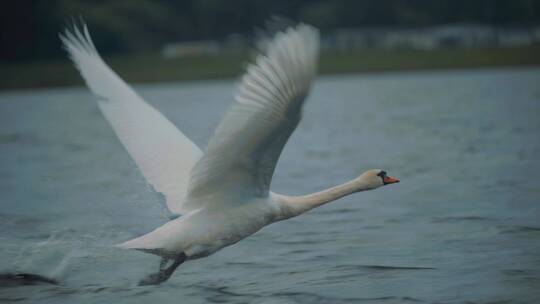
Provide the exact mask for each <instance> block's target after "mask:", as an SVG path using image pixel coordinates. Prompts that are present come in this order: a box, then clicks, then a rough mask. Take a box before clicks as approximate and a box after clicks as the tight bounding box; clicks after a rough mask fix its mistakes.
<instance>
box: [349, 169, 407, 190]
mask: <svg viewBox="0 0 540 304" xmlns="http://www.w3.org/2000/svg"><path fill="white" fill-rule="evenodd" d="M358 182H359V183H360V184H361V185H362V187H364V188H365V189H369V190H371V189H377V188H379V187H381V186H385V185H390V184H395V183H399V179H397V178H394V177H391V176H388V175H387V174H386V171H384V170H381V169H371V170H368V171H366V172H364V173H362V175H360V176H359V177H358Z"/></svg>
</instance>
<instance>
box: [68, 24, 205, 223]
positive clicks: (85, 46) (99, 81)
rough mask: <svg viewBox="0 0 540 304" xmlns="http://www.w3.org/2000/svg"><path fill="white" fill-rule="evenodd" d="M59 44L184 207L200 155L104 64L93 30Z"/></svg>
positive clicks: (154, 179)
mask: <svg viewBox="0 0 540 304" xmlns="http://www.w3.org/2000/svg"><path fill="white" fill-rule="evenodd" d="M60 39H61V40H62V42H63V44H64V48H65V49H66V50H67V51H68V53H69V55H70V57H71V59H72V60H73V62H74V63H75V65H76V67H77V69H78V70H79V71H80V73H81V75H82V77H83V78H84V80H85V81H86V84H87V85H88V87H89V88H90V90H91V91H92V92H93V93H94V94H95V95H96V96H97V98H98V106H99V108H100V109H101V111H102V112H103V114H104V116H105V117H106V118H107V120H108V121H109V123H110V124H111V126H112V127H113V129H114V131H115V133H116V135H117V136H118V138H119V139H120V141H121V142H122V144H123V145H124V146H125V147H126V149H127V151H128V152H129V154H130V155H131V157H132V158H133V160H134V161H135V163H136V164H137V166H138V167H139V169H140V170H141V172H142V174H143V175H144V177H145V178H146V179H147V181H148V182H149V183H150V184H151V185H152V186H153V187H154V189H155V190H156V191H159V192H161V193H163V194H164V195H165V197H166V200H167V206H168V208H169V209H170V210H171V211H172V212H173V213H185V212H187V211H189V210H187V209H186V208H184V206H183V203H184V199H185V197H186V193H187V189H188V183H189V178H190V171H191V169H192V167H193V166H194V165H195V163H196V162H197V161H198V160H199V159H200V158H201V156H202V152H201V150H200V149H199V148H198V147H197V146H196V145H195V144H194V143H193V142H191V140H189V139H188V138H187V137H186V136H185V135H184V134H183V133H182V132H180V131H179V130H178V129H177V128H176V127H175V126H174V125H173V124H172V123H171V122H170V121H169V120H167V118H165V116H163V115H162V114H161V113H160V112H158V111H157V110H156V109H155V108H153V107H152V106H151V105H150V104H148V103H146V102H145V101H144V100H143V99H142V98H141V97H140V96H139V95H137V93H135V91H134V90H133V89H132V88H131V87H129V86H128V85H127V84H126V83H125V82H124V81H123V80H122V79H121V78H120V77H118V75H117V74H116V73H115V72H114V71H113V70H112V69H111V68H110V67H109V66H107V64H106V63H105V62H104V61H103V60H102V58H101V57H100V55H99V54H98V52H97V50H96V48H95V46H94V43H93V42H92V39H91V38H90V34H89V32H88V28H87V27H86V25H84V24H83V30H82V32H81V30H79V29H78V28H77V27H76V26H74V28H73V29H72V30H66V31H65V33H64V34H63V35H60Z"/></svg>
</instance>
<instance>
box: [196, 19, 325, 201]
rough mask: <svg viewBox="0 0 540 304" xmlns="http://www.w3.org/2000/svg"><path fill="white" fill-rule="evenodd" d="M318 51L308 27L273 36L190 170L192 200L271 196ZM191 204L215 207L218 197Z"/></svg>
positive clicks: (316, 36)
mask: <svg viewBox="0 0 540 304" xmlns="http://www.w3.org/2000/svg"><path fill="white" fill-rule="evenodd" d="M318 53H319V34H318V31H317V30H316V29H314V28H313V27H311V26H308V25H305V24H299V25H297V26H295V27H291V28H289V29H287V30H286V31H284V32H279V33H277V34H276V35H275V36H274V39H273V41H272V42H271V43H270V44H269V46H268V49H267V50H266V52H265V53H263V54H260V55H259V56H258V57H257V59H256V60H255V63H253V64H251V65H250V66H249V67H248V69H247V71H246V73H245V75H244V76H243V78H242V81H241V84H240V86H239V89H238V92H237V95H236V96H235V103H234V104H233V105H232V107H231V109H230V110H229V111H228V112H227V113H226V114H225V116H224V118H223V119H222V121H221V122H220V124H219V125H218V127H217V129H216V131H215V133H214V136H213V137H212V138H211V139H210V142H209V143H208V147H207V149H206V152H205V154H204V156H203V157H202V158H201V159H200V160H199V161H198V162H197V164H196V165H195V167H194V168H193V170H192V174H191V180H190V186H189V194H188V195H189V196H190V197H192V198H204V197H206V196H209V197H214V198H215V197H216V196H219V197H223V198H225V197H227V198H229V199H227V200H223V201H230V202H233V201H235V200H234V199H230V198H242V197H246V196H248V197H253V196H255V197H265V196H267V195H268V194H269V188H270V183H271V180H272V175H273V173H274V169H275V167H276V164H277V161H278V158H279V155H280V154H281V151H282V150H283V147H284V146H285V144H286V142H287V140H288V139H289V137H290V135H291V134H292V132H293V131H294V130H295V128H296V126H297V125H298V123H299V121H300V116H301V108H302V104H303V103H304V100H305V98H306V96H307V95H308V92H309V89H310V86H311V83H312V81H313V78H314V77H315V74H316V69H317V61H318ZM191 201H192V202H197V204H201V202H203V204H204V202H205V201H208V202H214V204H218V203H217V202H216V201H217V200H216V199H208V200H204V199H193V200H190V202H191ZM236 201H239V202H240V201H242V200H241V199H239V200H236ZM188 204H189V202H188ZM208 204H211V203H208ZM188 207H189V208H196V207H197V206H188ZM199 207H200V206H199Z"/></svg>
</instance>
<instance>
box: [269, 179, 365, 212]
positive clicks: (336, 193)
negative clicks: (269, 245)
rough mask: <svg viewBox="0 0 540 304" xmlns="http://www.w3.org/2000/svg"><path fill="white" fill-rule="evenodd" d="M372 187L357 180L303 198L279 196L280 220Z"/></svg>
mask: <svg viewBox="0 0 540 304" xmlns="http://www.w3.org/2000/svg"><path fill="white" fill-rule="evenodd" d="M370 189H372V187H369V185H367V184H366V183H362V182H361V181H358V180H351V181H348V182H346V183H344V184H341V185H338V186H335V187H332V188H329V189H326V190H322V191H319V192H316V193H312V194H308V195H303V196H281V195H280V198H281V199H280V201H281V202H282V205H283V208H282V212H283V214H282V217H283V218H281V217H280V220H281V219H286V218H289V217H293V216H297V215H299V214H302V213H304V212H306V211H308V210H311V209H313V208H316V207H319V206H321V205H324V204H326V203H329V202H332V201H335V200H337V199H340V198H342V197H344V196H347V195H349V194H352V193H355V192H359V191H365V190H370Z"/></svg>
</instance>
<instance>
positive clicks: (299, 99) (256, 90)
mask: <svg viewBox="0 0 540 304" xmlns="http://www.w3.org/2000/svg"><path fill="white" fill-rule="evenodd" d="M60 38H61V40H62V43H63V46H64V48H65V49H66V51H67V53H68V54H69V56H70V58H71V59H72V61H73V62H74V64H75V66H76V68H77V69H78V70H79V72H80V73H81V75H82V77H83V78H84V80H85V82H86V84H87V86H88V87H89V88H90V90H91V91H92V92H93V93H94V95H95V96H96V97H97V104H98V106H99V108H100V110H101V112H102V113H103V115H104V116H105V117H106V119H107V120H108V122H109V123H110V125H111V126H112V128H113V129H114V131H115V133H116V135H117V136H118V138H119V139H120V141H121V142H122V144H123V145H124V146H125V148H126V150H127V151H128V153H129V154H130V155H131V157H132V158H133V160H134V161H135V163H136V164H137V166H138V168H139V169H140V171H141V172H142V174H143V175H144V177H145V178H146V180H147V181H148V182H149V183H150V184H151V185H152V186H153V188H154V189H155V190H156V191H158V192H161V193H163V194H164V196H165V198H166V204H167V207H168V209H169V210H170V211H171V212H172V213H173V214H175V215H178V216H177V217H176V218H173V219H171V220H170V221H168V222H167V223H165V224H164V225H162V226H161V227H158V228H157V229H155V230H154V231H152V232H150V233H147V234H145V235H143V236H140V237H137V238H135V239H132V240H129V241H126V242H124V243H121V244H119V245H117V246H118V247H119V248H124V249H136V250H140V251H143V252H147V253H151V254H155V255H158V256H160V257H161V262H160V266H159V271H158V272H156V273H154V274H151V275H149V276H148V277H147V278H145V279H143V280H142V281H141V282H140V283H139V284H140V285H147V284H159V283H162V282H164V281H166V280H167V279H168V278H169V277H170V276H171V275H172V273H173V272H174V271H175V269H176V268H177V267H178V266H179V265H180V264H182V263H183V262H185V261H187V260H194V259H199V258H203V257H206V256H209V255H211V254H213V253H215V252H216V251H218V250H220V249H222V248H223V247H226V246H230V245H232V244H235V243H236V242H238V241H240V240H242V239H244V238H246V237H248V236H250V235H252V234H253V233H255V232H257V231H258V230H260V229H261V228H263V227H264V226H266V225H269V224H271V223H274V222H277V221H282V220H285V219H288V218H291V217H295V216H298V215H300V214H302V213H305V212H306V211H308V210H311V209H313V208H315V207H318V206H321V205H323V204H326V203H328V202H332V201H335V200H337V199H339V198H341V197H344V196H346V195H349V194H352V193H355V192H359V191H365V190H372V189H376V188H379V187H381V186H383V185H389V184H394V183H397V182H399V180H398V179H396V178H393V177H391V176H389V175H387V173H386V172H385V171H384V170H381V169H372V170H368V171H366V172H364V173H363V174H361V175H360V176H359V177H357V178H354V179H352V180H351V181H349V182H346V183H344V184H342V185H338V186H335V187H332V188H329V189H326V190H323V191H320V192H317V193H313V194H309V195H303V196H287V195H283V194H278V193H274V192H271V191H270V189H269V188H270V183H271V181H272V175H273V173H274V169H275V167H276V163H277V161H278V158H279V156H280V154H281V151H282V150H283V147H284V145H285V143H286V142H287V140H288V139H289V137H290V135H291V134H292V132H293V131H294V130H295V128H296V126H297V125H298V123H299V122H300V118H301V113H302V105H303V103H304V100H305V99H306V96H307V95H308V92H309V90H310V87H311V84H312V82H313V79H314V77H315V75H316V68H317V61H318V56H319V32H318V30H317V29H315V28H314V27H312V26H310V25H307V24H303V23H299V24H296V25H293V26H290V27H289V28H287V29H286V30H283V31H281V32H278V33H276V34H275V35H274V36H273V38H272V40H271V41H270V43H269V44H268V45H267V47H266V50H264V51H262V52H261V53H260V54H259V55H258V56H257V57H256V59H255V61H254V62H253V63H252V64H251V65H249V66H248V68H247V71H246V73H245V75H244V76H243V77H242V79H241V83H240V84H239V88H238V91H237V94H236V95H235V97H234V103H233V105H232V107H231V108H230V109H229V111H228V112H226V114H225V116H224V117H223V119H222V120H221V122H220V123H219V125H218V127H217V129H216V130H215V133H214V135H213V136H212V137H211V139H210V141H209V143H208V146H207V148H206V150H205V151H204V152H203V151H202V150H201V149H199V148H198V147H197V146H196V145H195V144H194V143H193V142H192V141H191V140H190V139H189V138H188V137H186V135H184V134H183V133H182V132H181V131H180V130H178V129H177V128H176V127H175V126H174V125H173V124H172V123H171V122H170V121H169V120H167V119H166V118H165V117H164V116H163V115H162V114H161V113H160V112H158V111H157V110H156V109H155V108H153V107H152V106H151V105H150V104H148V103H146V102H145V101H144V100H143V99H142V98H141V97H140V96H139V95H138V94H137V93H135V91H134V90H133V89H132V88H130V87H129V86H128V85H127V84H126V83H125V82H124V81H123V80H122V79H121V78H120V77H119V76H118V75H117V74H116V73H115V72H114V71H113V70H111V68H109V66H107V64H106V63H105V62H104V61H103V60H102V58H101V57H100V55H99V54H98V52H97V50H96V48H95V46H94V44H93V42H92V39H91V37H90V34H89V31H88V28H87V26H86V24H84V22H81V24H80V25H73V27H72V28H69V29H68V28H66V30H65V31H64V32H63V33H62V34H60ZM179 215H181V216H179Z"/></svg>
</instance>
